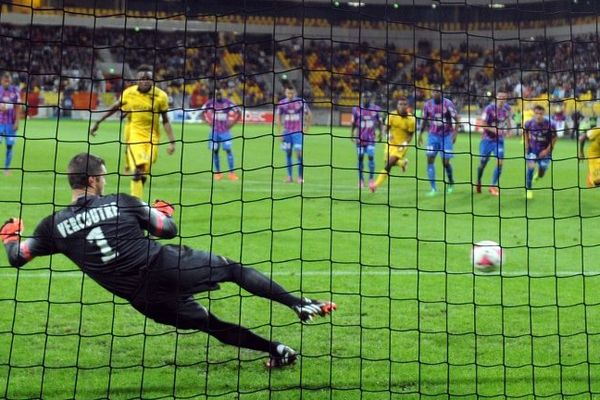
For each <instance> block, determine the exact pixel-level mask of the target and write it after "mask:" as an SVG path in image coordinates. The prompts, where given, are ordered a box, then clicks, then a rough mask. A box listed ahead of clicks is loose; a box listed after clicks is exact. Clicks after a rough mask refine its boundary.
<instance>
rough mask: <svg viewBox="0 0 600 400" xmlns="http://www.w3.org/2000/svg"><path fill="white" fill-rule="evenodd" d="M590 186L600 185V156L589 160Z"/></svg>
mask: <svg viewBox="0 0 600 400" xmlns="http://www.w3.org/2000/svg"><path fill="white" fill-rule="evenodd" d="M588 171H589V173H588V182H587V183H588V186H590V187H593V186H600V158H593V159H589V160H588Z"/></svg>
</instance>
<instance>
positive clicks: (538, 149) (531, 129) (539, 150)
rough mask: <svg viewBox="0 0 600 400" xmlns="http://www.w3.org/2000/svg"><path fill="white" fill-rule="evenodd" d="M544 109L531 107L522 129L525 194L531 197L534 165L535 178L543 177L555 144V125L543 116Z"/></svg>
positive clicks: (539, 106) (537, 106) (528, 197)
mask: <svg viewBox="0 0 600 400" xmlns="http://www.w3.org/2000/svg"><path fill="white" fill-rule="evenodd" d="M545 113H546V109H545V108H544V107H543V106H541V105H539V104H538V105H536V106H535V107H533V118H532V119H530V120H529V121H527V122H526V123H525V127H524V129H523V135H524V142H525V156H526V158H527V176H526V183H525V184H526V188H527V192H526V196H527V199H529V200H531V199H533V190H531V189H532V186H533V180H534V173H535V165H536V164H537V165H538V171H537V174H536V176H535V179H536V180H537V179H538V178H543V177H544V175H545V174H546V170H547V169H548V166H549V165H550V161H551V160H552V150H553V149H554V145H555V144H556V126H555V125H554V123H552V122H550V120H549V119H548V118H546V116H545Z"/></svg>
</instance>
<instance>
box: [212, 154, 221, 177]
mask: <svg viewBox="0 0 600 400" xmlns="http://www.w3.org/2000/svg"><path fill="white" fill-rule="evenodd" d="M213 164H214V166H215V172H216V173H219V172H221V159H220V158H219V151H213Z"/></svg>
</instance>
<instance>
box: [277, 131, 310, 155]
mask: <svg viewBox="0 0 600 400" xmlns="http://www.w3.org/2000/svg"><path fill="white" fill-rule="evenodd" d="M303 139H304V138H303V135H302V132H291V133H284V134H283V141H282V143H281V148H282V149H283V150H284V151H289V150H291V149H294V150H296V151H301V150H302V142H303Z"/></svg>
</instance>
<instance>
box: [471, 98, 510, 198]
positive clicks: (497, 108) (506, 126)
mask: <svg viewBox="0 0 600 400" xmlns="http://www.w3.org/2000/svg"><path fill="white" fill-rule="evenodd" d="M507 98H508V96H507V94H506V92H498V94H497V95H496V101H495V102H492V103H491V104H489V105H488V106H487V107H485V109H484V110H483V116H482V119H483V121H484V123H485V126H484V128H483V134H482V136H481V142H480V144H479V156H480V157H481V161H480V162H479V167H477V185H476V187H475V191H476V192H477V193H481V178H482V177H483V172H484V170H485V167H486V166H487V163H488V161H489V160H490V156H492V154H493V155H494V156H495V157H496V159H497V160H498V161H497V164H496V169H495V170H494V175H493V177H492V185H491V186H490V188H489V192H490V194H491V195H492V196H499V195H500V189H499V188H498V182H499V181H500V174H502V163H503V159H504V137H505V136H506V135H508V134H509V133H510V129H511V120H512V112H511V108H510V105H509V104H508V103H507V102H506V100H507Z"/></svg>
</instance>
